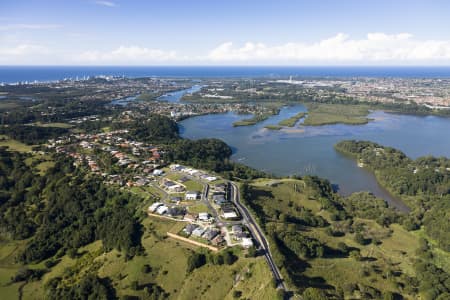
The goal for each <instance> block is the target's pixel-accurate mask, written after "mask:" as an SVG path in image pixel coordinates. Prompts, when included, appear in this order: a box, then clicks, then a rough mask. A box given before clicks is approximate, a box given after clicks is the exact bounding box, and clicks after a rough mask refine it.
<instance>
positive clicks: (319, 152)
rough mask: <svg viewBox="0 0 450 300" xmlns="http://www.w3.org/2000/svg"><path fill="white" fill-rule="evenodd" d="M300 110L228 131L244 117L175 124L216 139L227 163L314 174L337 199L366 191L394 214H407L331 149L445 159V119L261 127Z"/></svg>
mask: <svg viewBox="0 0 450 300" xmlns="http://www.w3.org/2000/svg"><path fill="white" fill-rule="evenodd" d="M300 111H306V108H305V107H304V106H303V105H295V106H289V107H284V108H282V109H281V111H280V114H279V115H276V116H273V117H271V118H269V119H267V120H265V121H264V122H261V123H258V124H256V125H253V126H244V127H233V126H232V124H233V122H235V121H237V120H240V119H242V118H245V117H246V116H243V115H237V114H235V113H226V114H215V115H205V116H198V117H193V118H189V119H186V120H183V121H182V122H180V130H181V135H182V136H183V137H185V138H190V139H199V138H219V139H222V140H223V141H224V142H226V143H227V144H228V145H230V146H231V147H232V149H233V155H232V159H233V160H234V161H237V162H241V163H244V164H246V165H248V166H251V167H254V168H257V169H260V170H263V171H266V172H269V173H273V174H275V175H282V176H287V175H293V174H299V175H304V174H315V175H318V176H320V177H324V178H327V179H329V180H330V181H331V183H333V184H335V185H336V186H337V187H338V192H339V193H340V194H342V195H349V194H351V193H353V192H356V191H370V192H372V193H373V194H375V195H376V196H378V197H381V198H383V199H385V200H386V201H387V202H388V203H389V204H390V205H392V206H394V207H396V208H398V209H399V210H402V211H406V210H408V209H407V207H406V205H405V204H404V203H402V202H401V201H400V200H398V199H396V198H394V197H392V196H391V195H390V194H389V193H388V192H387V191H386V190H385V189H383V188H382V187H381V186H380V185H379V184H378V182H377V180H376V179H375V176H374V175H373V174H372V172H370V171H368V170H366V169H364V168H359V167H358V166H357V163H356V161H355V160H354V159H352V158H349V157H346V156H345V155H342V154H340V153H339V152H337V151H335V150H334V148H333V145H334V144H336V143H337V142H338V141H341V140H344V139H358V140H370V141H374V142H377V143H380V144H382V145H385V146H391V147H394V148H397V149H400V150H402V151H403V152H405V153H406V154H407V155H408V156H410V157H412V158H417V157H419V156H425V155H434V156H447V157H448V156H450V139H449V138H446V136H447V133H448V132H450V119H447V118H441V117H435V116H411V115H398V114H390V113H385V112H383V111H375V112H372V113H371V114H370V115H369V117H370V118H372V119H373V121H371V122H369V123H368V124H365V125H343V124H336V125H325V126H302V125H297V126H296V127H294V128H289V129H283V130H280V131H277V130H267V129H265V128H264V126H265V125H268V124H277V123H278V122H279V121H280V120H283V119H285V118H289V117H291V116H293V115H295V114H296V113H298V112H300Z"/></svg>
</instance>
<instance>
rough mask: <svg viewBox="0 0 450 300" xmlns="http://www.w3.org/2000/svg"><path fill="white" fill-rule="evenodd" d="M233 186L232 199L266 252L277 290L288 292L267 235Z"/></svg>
mask: <svg viewBox="0 0 450 300" xmlns="http://www.w3.org/2000/svg"><path fill="white" fill-rule="evenodd" d="M231 186H232V190H231V191H232V195H231V199H232V201H233V203H234V204H235V205H236V207H237V209H238V210H239V212H240V214H241V215H242V219H243V222H244V223H245V224H247V225H248V229H249V230H250V232H251V234H252V235H253V237H254V238H255V240H256V241H257V242H258V243H259V245H260V247H261V249H262V250H263V251H264V256H265V257H266V260H267V263H268V264H269V267H270V270H271V271H272V273H273V277H274V278H275V280H276V282H277V288H281V289H283V290H286V285H285V284H284V282H283V277H282V276H281V273H280V271H279V270H278V267H277V266H276V264H275V262H274V260H273V258H272V254H271V252H270V248H269V243H268V242H267V239H266V237H265V235H264V234H263V232H262V230H261V228H260V227H259V225H258V223H257V222H256V221H255V220H254V219H253V217H252V215H251V214H250V212H249V211H248V209H247V208H246V207H245V206H244V205H242V204H241V203H240V193H239V188H238V187H237V186H236V185H235V184H234V183H232V182H231Z"/></svg>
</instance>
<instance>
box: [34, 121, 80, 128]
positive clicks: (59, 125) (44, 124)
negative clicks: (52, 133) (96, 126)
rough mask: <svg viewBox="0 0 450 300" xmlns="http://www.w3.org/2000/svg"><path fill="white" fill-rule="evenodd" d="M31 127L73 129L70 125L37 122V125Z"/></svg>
mask: <svg viewBox="0 0 450 300" xmlns="http://www.w3.org/2000/svg"><path fill="white" fill-rule="evenodd" d="M33 125H35V126H39V127H54V128H72V127H73V125H71V124H68V123H60V122H54V123H42V122H37V123H34V124H33Z"/></svg>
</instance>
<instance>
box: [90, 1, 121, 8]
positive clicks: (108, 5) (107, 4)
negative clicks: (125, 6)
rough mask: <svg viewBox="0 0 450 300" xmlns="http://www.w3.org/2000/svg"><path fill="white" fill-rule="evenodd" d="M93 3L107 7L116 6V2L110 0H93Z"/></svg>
mask: <svg viewBox="0 0 450 300" xmlns="http://www.w3.org/2000/svg"><path fill="white" fill-rule="evenodd" d="M95 4H98V5H102V6H107V7H117V4H116V3H114V2H111V1H101V0H100V1H95Z"/></svg>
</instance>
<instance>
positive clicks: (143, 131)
mask: <svg viewBox="0 0 450 300" xmlns="http://www.w3.org/2000/svg"><path fill="white" fill-rule="evenodd" d="M114 126H115V128H116V129H123V127H122V126H126V128H128V129H129V131H130V136H131V137H132V138H133V139H136V140H138V141H142V142H147V143H170V142H173V141H174V140H177V139H178V138H179V135H178V124H177V123H176V122H175V121H173V120H172V119H170V118H167V117H165V116H162V115H157V114H152V115H150V116H149V117H148V118H145V119H135V120H133V121H131V122H129V123H127V124H115V125H114ZM121 127H122V128H121Z"/></svg>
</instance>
